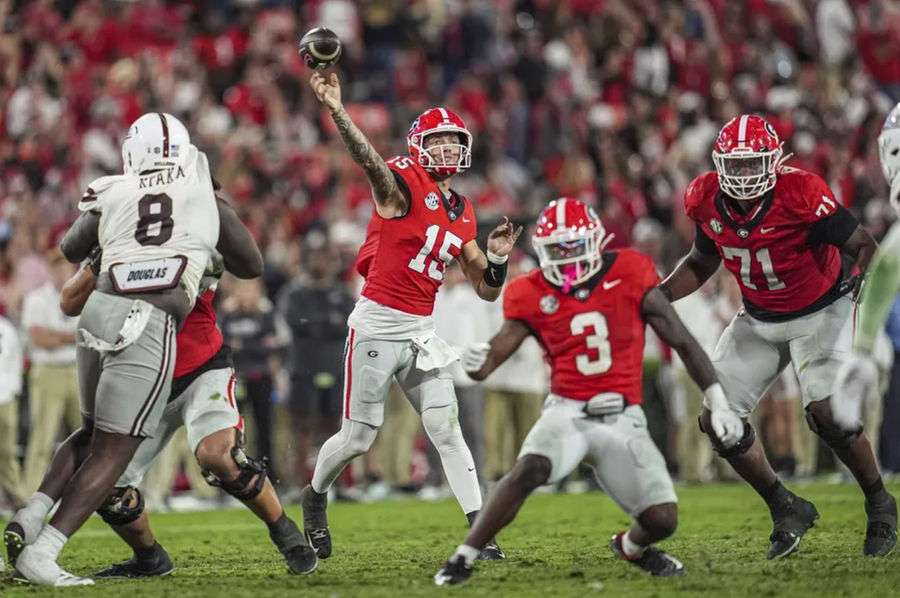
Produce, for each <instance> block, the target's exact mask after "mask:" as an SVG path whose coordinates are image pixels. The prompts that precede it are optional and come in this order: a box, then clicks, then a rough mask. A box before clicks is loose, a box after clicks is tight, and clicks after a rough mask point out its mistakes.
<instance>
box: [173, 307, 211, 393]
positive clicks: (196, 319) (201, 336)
mask: <svg viewBox="0 0 900 598" xmlns="http://www.w3.org/2000/svg"><path fill="white" fill-rule="evenodd" d="M214 296H215V293H214V292H213V291H206V292H205V293H203V295H201V296H200V297H198V298H197V302H196V303H195V304H194V309H192V310H191V313H189V314H188V316H187V318H186V319H185V320H184V326H182V327H181V332H179V333H178V334H177V335H176V336H175V346H176V357H175V373H174V374H173V378H180V377H181V376H184V375H186V374H190V373H191V372H193V371H194V370H195V369H197V368H198V367H200V366H201V365H203V364H204V363H206V362H207V361H209V359H210V358H211V357H212V356H213V355H215V354H216V353H217V352H218V351H219V349H221V348H222V333H221V332H220V331H219V328H218V327H217V326H216V310H215V309H213V304H212V300H213V297H214Z"/></svg>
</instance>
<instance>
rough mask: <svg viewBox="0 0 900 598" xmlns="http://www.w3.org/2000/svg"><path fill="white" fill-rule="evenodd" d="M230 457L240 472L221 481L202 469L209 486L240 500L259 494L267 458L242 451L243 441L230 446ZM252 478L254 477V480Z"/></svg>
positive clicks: (263, 480) (267, 466) (267, 469)
mask: <svg viewBox="0 0 900 598" xmlns="http://www.w3.org/2000/svg"><path fill="white" fill-rule="evenodd" d="M231 458H232V459H234V462H235V463H237V466H238V469H240V471H241V473H240V474H238V477H237V479H235V480H233V481H231V482H223V481H222V480H220V479H219V478H217V477H216V476H215V474H214V473H213V472H211V471H210V470H208V469H204V470H203V478H204V479H205V480H206V483H207V484H209V485H210V486H216V487H219V488H221V489H222V490H224V491H225V492H227V493H228V494H230V495H231V496H233V497H235V498H236V499H238V500H241V501H247V500H252V499H254V498H256V497H257V496H259V493H260V492H262V489H263V486H264V485H265V483H266V474H267V473H268V472H269V459H268V458H266V457H263V458H262V459H254V458H252V457H248V456H247V453H245V452H244V447H243V443H242V442H240V441H238V444H236V445H235V446H233V447H231ZM253 478H256V479H255V480H254V479H253Z"/></svg>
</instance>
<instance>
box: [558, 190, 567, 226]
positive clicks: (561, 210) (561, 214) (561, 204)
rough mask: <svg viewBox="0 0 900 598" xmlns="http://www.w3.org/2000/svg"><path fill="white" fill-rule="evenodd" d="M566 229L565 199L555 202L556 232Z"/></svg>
mask: <svg viewBox="0 0 900 598" xmlns="http://www.w3.org/2000/svg"><path fill="white" fill-rule="evenodd" d="M565 228H566V198H565V197H563V198H561V199H557V200H556V230H565Z"/></svg>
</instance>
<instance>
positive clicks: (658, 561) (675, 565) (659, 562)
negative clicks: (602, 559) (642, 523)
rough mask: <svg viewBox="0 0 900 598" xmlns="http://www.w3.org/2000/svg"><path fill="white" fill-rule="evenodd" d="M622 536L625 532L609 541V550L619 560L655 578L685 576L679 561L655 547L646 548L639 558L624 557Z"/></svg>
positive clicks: (682, 565)
mask: <svg viewBox="0 0 900 598" xmlns="http://www.w3.org/2000/svg"><path fill="white" fill-rule="evenodd" d="M624 535H625V532H619V533H618V534H614V535H613V537H612V538H610V539H609V548H610V550H612V551H613V554H615V555H616V556H617V557H619V558H620V559H623V560H625V561H628V562H629V563H631V564H632V565H634V566H636V567H638V568H640V569H643V570H644V571H646V572H647V573H649V574H650V575H655V576H657V577H682V576H684V575H686V574H687V569H685V568H684V564H683V563H682V562H681V561H679V560H678V559H676V558H675V557H674V556H672V555H671V554H669V553H668V552H666V551H664V550H660V549H659V548H656V547H655V546H648V547H647V548H646V549H645V550H644V554H642V555H641V556H639V557H630V556H628V555H626V554H625V550H624V549H623V548H622V536H624Z"/></svg>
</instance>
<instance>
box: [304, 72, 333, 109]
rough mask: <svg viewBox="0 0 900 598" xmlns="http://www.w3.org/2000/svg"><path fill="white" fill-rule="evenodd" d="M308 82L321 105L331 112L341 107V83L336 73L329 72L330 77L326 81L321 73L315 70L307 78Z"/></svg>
mask: <svg viewBox="0 0 900 598" xmlns="http://www.w3.org/2000/svg"><path fill="white" fill-rule="evenodd" d="M309 84H310V86H311V87H312V88H313V91H314V92H315V94H316V98H318V100H319V101H320V102H322V105H324V106H325V107H326V108H328V109H329V110H331V111H332V112H337V111H338V110H339V109H340V108H341V84H340V83H339V82H338V76H337V74H336V73H331V77H330V78H329V80H327V81H326V80H325V77H324V75H322V73H319V72H315V73H313V74H312V77H310V78H309Z"/></svg>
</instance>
